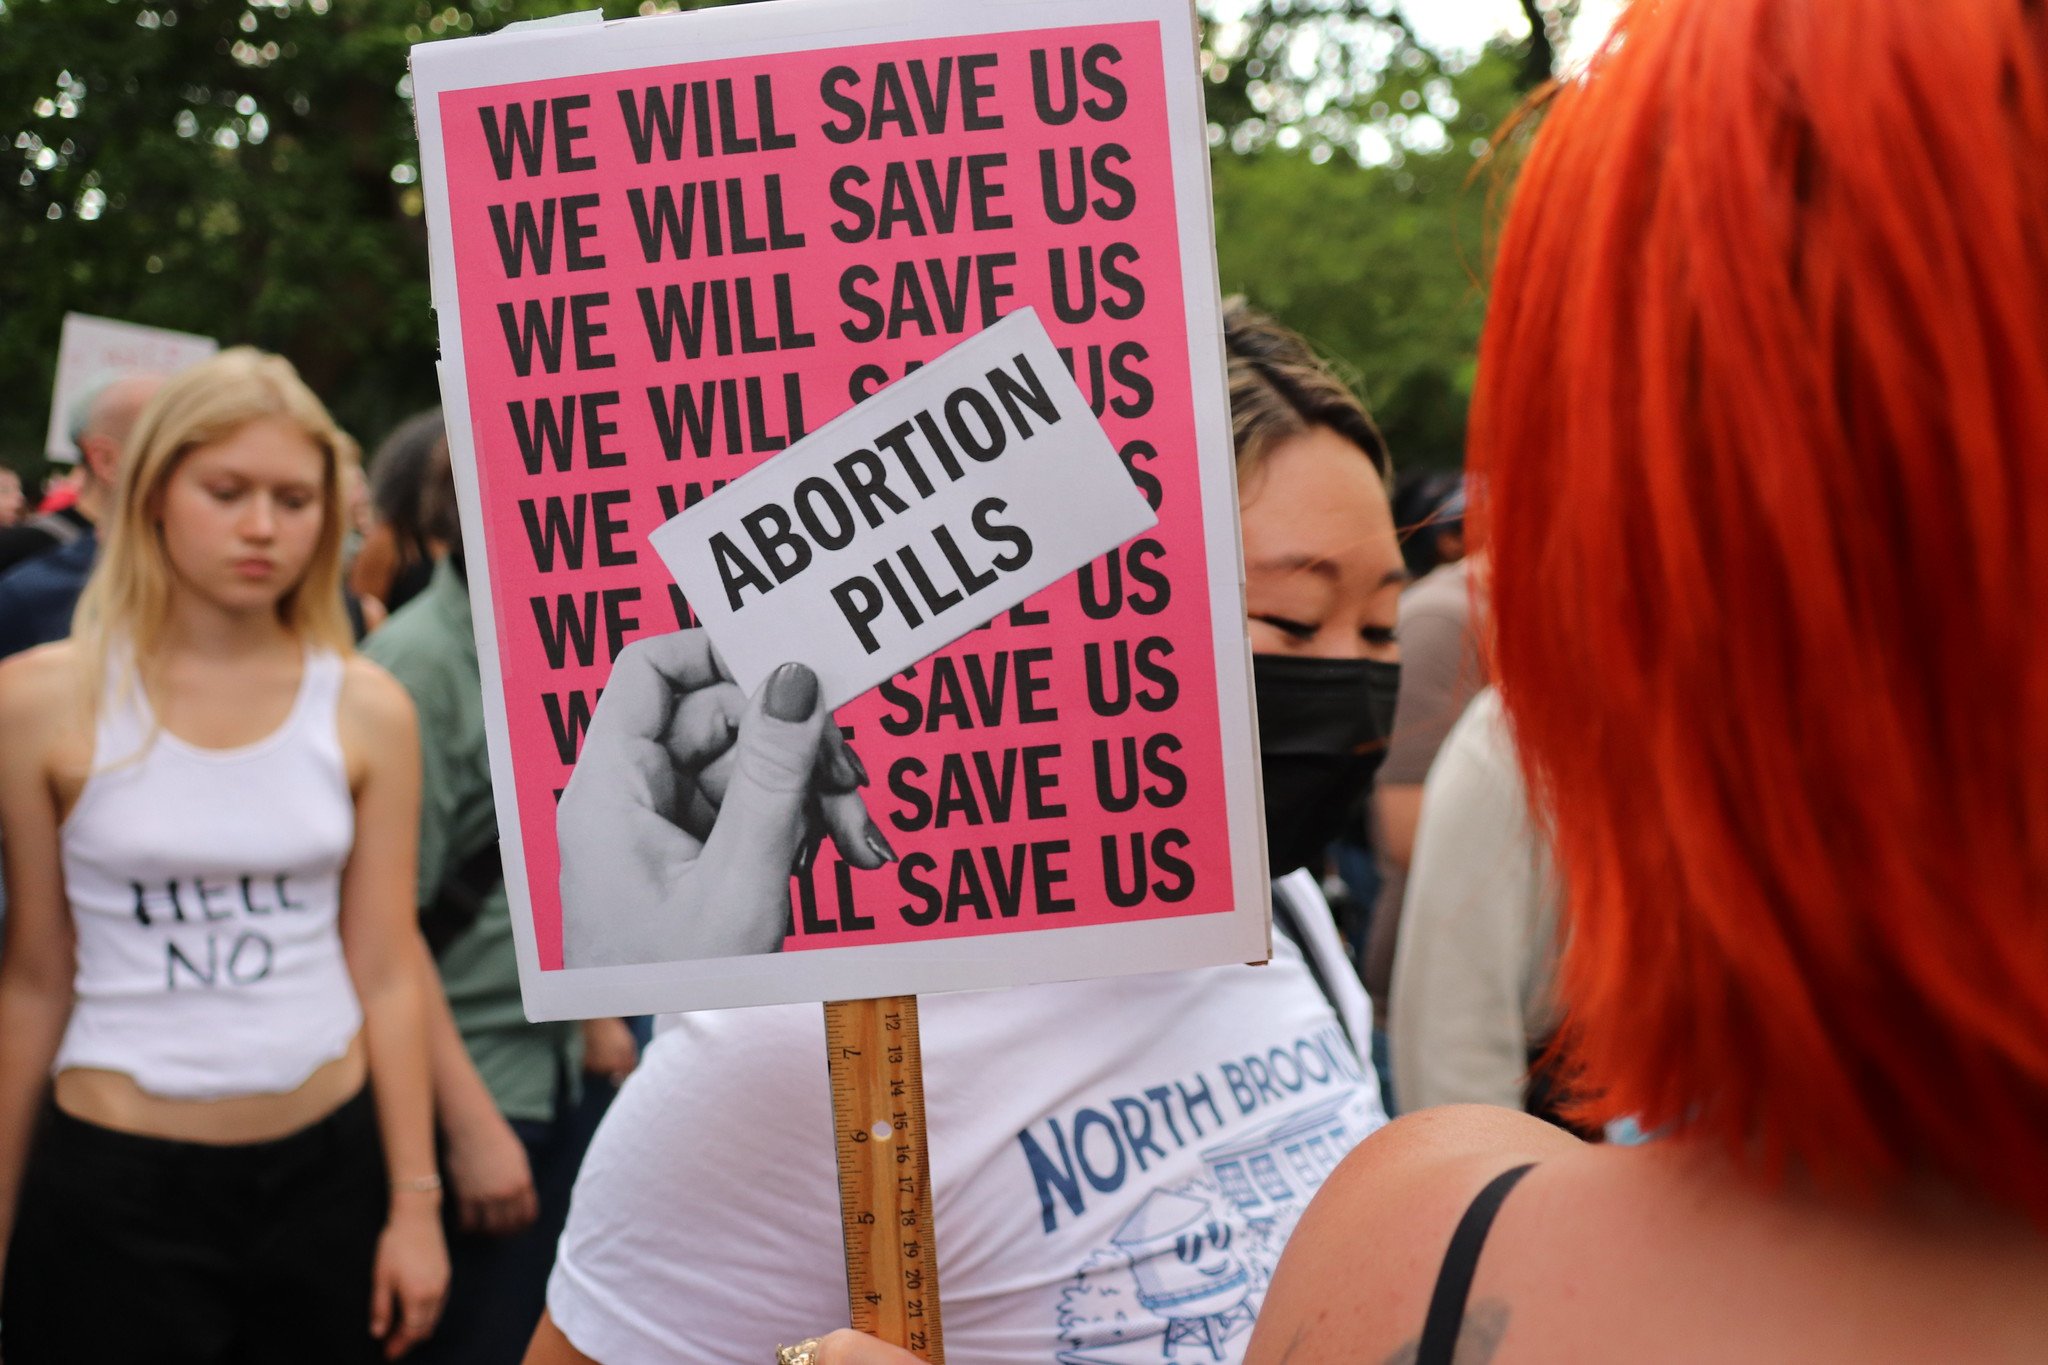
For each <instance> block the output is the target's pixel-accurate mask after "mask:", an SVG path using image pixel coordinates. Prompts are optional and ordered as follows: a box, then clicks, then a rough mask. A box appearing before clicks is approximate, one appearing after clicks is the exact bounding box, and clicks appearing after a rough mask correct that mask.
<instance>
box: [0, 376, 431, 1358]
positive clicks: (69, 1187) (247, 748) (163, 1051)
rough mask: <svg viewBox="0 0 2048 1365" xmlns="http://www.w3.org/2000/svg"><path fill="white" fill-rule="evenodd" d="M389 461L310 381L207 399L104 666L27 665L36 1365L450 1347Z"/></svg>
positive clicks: (10, 1159)
mask: <svg viewBox="0 0 2048 1365" xmlns="http://www.w3.org/2000/svg"><path fill="white" fill-rule="evenodd" d="M355 456H356V451H355V446H354V443H353V442H352V441H350V440H349V438H348V437H347V436H346V435H344V434H343V433H342V432H341V431H340V430H339V429H338V428H337V427H336V426H335V424H334V421H333V419H332V418H331V417H329V415H328V414H327V411H326V409H325V408H323V407H322V406H321V404H320V401H319V400H318V399H317V398H315V397H314V395H313V394H312V393H311V391H309V390H308V389H307V388H306V386H305V385H304V384H303V383H302V382H301V381H300V379H299V377H298V375H297V374H296V373H295V372H294V371H293V369H292V367H291V366H290V365H289V364H288V363H287V362H285V361H284V360H282V359H280V358H278V357H276V356H269V355H264V354H262V353H260V352H257V351H254V350H250V349H247V348H239V349H235V350H230V351H227V352H224V353H223V354H221V355H220V356H218V357H216V358H214V359H213V360H210V361H208V362H206V363H205V364H202V365H199V366H197V367H195V368H193V369H191V370H188V371H186V372H185V373H184V374H182V375H180V376H178V377H177V378H175V379H173V380H172V381H170V382H169V383H168V384H167V385H166V386H165V387H164V389H163V391H162V392H161V393H160V394H159V395H158V396H157V397H156V399H155V400H154V401H153V402H152V403H151V404H150V406H149V407H148V409H147V410H146V411H145V412H144V413H143V416H142V419H141V421H140V423H139V424H138V426H137V429H136V430H135V432H134V433H133V434H132V436H131V438H130V446H129V458H128V459H127V460H126V461H125V463H124V467H123V470H122V474H121V480H120V485H119V488H118V491H117V493H116V497H115V505H114V507H113V509H112V510H111V513H110V515H109V516H108V517H107V518H106V522H105V532H104V534H105V537H106V541H105V545H104V548H103V550H102V553H101V556H100V560H99V564H98V566H97V567H96V569H95V570H94V573H93V577H92V580H91V581H90V583H89V584H88V585H87V587H86V591H85V595H84V597H83V599H82V600H81V601H80V604H79V609H78V617H77V622H76V628H75V633H74V635H73V637H72V639H70V640H69V641H65V642H62V643H59V644H55V645H49V646H45V647H44V648H42V649H38V650H34V651H31V652H29V653H27V654H24V655H21V656H19V657H18V658H15V659H12V660H9V661H8V662H7V663H6V664H5V665H4V666H0V829H4V833H5V839H4V846H5V850H6V875H7V893H8V914H7V920H6V950H5V957H4V959H0V1247H4V1248H6V1251H5V1256H6V1259H5V1262H4V1276H5V1287H4V1299H0V1355H4V1357H5V1359H6V1360H7V1362H8V1365H36V1362H40V1361H46V1360H59V1359H62V1360H69V1361H76V1360H141V1359H149V1360H159V1361H213V1360H227V1359H234V1360H261V1361H271V1360H291V1361H294V1362H299V1361H330V1360H331V1361H353V1360H363V1359H374V1358H376V1356H377V1355H378V1354H379V1351H378V1346H379V1343H380V1342H381V1344H382V1348H383V1349H382V1354H384V1355H385V1356H387V1357H396V1356H398V1355H400V1354H403V1352H404V1351H405V1350H406V1349H408V1348H409V1347H410V1346H411V1345H412V1344H413V1343H414V1342H416V1341H418V1340H420V1339H421V1338H422V1337H424V1336H426V1335H427V1334H428V1333H430V1332H431V1331H432V1328H433V1322H434V1318H435V1315H436V1313H437V1312H438V1309H439V1304H440V1300H441V1296H442V1293H443V1290H444V1287H445V1284H446V1279H447V1258H446V1253H445V1250H444V1249H443V1246H442V1241H441V1230H440V1223H439V1217H438V1206H439V1199H440V1193H439V1184H440V1182H439V1180H438V1179H437V1178H436V1176H435V1174H434V1171H435V1165H434V1151H433V1139H432V1134H431V1127H430V1123H431V1115H430V1098H429V1093H428V1080H427V1054H426V1048H425V1044H424V1042H423V1037H424V1030H423V1024H422V1000H421V995H420V990H421V986H422V984H423V983H422V980H421V977H420V974H419V973H418V972H417V971H416V970H414V965H415V963H416V960H417V953H418V949H417V947H416V946H415V930H414V928H413V925H412V923H411V916H412V914H413V894H412V882H413V856H414V843H415V839H416V834H417V829H418V804H419V759H418V744H417V736H416V734H415V727H414V721H413V714H412V708H411V705H410V703H409V702H408V700H407V698H406V695H405V693H404V692H403V691H402V690H401V689H400V688H399V687H398V686H397V684H396V683H394V682H393V681H392V680H391V679H390V678H389V677H388V676H386V675H385V674H384V673H382V672H381V671H379V670H378V669H376V668H375V667H374V666H373V665H371V664H369V663H368V662H366V661H364V660H361V659H358V658H355V657H354V656H352V654H351V653H350V649H349V631H348V625H347V621H346V618H345V616H344V614H343V608H342V596H341V586H340V572H341V538H342V530H343V528H342V505H341V497H340V491H341V486H342V479H343V477H344V474H345V471H346V470H347V469H348V468H349V467H350V466H351V465H352V464H353V462H354V460H355ZM52 1077H54V1080H52ZM110 1290H116V1291H117V1293H116V1294H114V1295H110V1292H109V1291H110Z"/></svg>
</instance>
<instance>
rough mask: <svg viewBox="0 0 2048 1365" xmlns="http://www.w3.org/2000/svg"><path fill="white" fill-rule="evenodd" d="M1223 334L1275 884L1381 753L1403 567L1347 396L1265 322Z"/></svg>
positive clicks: (1367, 436) (1335, 817)
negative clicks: (1225, 341) (1228, 378)
mask: <svg viewBox="0 0 2048 1365" xmlns="http://www.w3.org/2000/svg"><path fill="white" fill-rule="evenodd" d="M1227 327H1228V331H1227V340H1228V345H1229V349H1230V357H1231V360H1230V408H1231V418H1232V427H1233V434H1234V435H1235V437H1236V442H1237V474H1238V508H1239V516H1240V521H1241V525H1242V527H1243V534H1244V552H1245V610H1246V614H1247V616H1248V617H1249V618H1250V619H1249V621H1248V623H1247V627H1246V628H1247V630H1248V632H1249V634H1250V637H1251V646H1252V677H1253V682H1254V684H1255V686H1256V689H1257V693H1258V715H1259V747H1260V752H1261V759H1260V776H1261V778H1262V779H1263V783H1264V788H1265V804H1266V852H1267V856H1268V858H1269V859H1270V860H1271V865H1272V870H1273V875H1274V876H1275V877H1280V876H1284V875H1285V874H1286V873H1288V872H1290V871H1292V870H1293V869H1295V868H1298V867H1308V868H1310V869H1311V870H1312V871H1317V870H1320V869H1318V868H1317V867H1316V862H1317V860H1318V859H1319V858H1320V857H1321V855H1322V852H1323V850H1324V849H1325V848H1326V847H1327V846H1328V845H1329V843H1330V841H1331V840H1332V839H1334V838H1335V837H1336V836H1337V835H1338V834H1339V833H1341V832H1342V828H1343V823H1344V821H1345V819H1346V817H1347V816H1348V815H1349V814H1350V813H1351V812H1352V811H1353V810H1354V809H1355V807H1356V805H1357V802H1358V799H1359V798H1360V797H1362V796H1363V795H1364V794H1365V792H1366V791H1367V790H1368V789H1369V788H1370V787H1371V785H1372V777H1373V773H1374V771H1375V770H1376V769H1377V768H1378V767H1379V764H1380V760H1381V759H1382V758H1383V757H1384V756H1385V754H1386V748H1387V739H1388V736H1389V734H1390V733H1391V732H1392V729H1393V719H1394V697H1395V694H1396V692H1397V691H1398V690H1399V685H1400V651H1399V647H1398V646H1397V645H1396V643H1395V640H1394V623H1395V620H1396V619H1397V616H1398V613H1399V605H1400V594H1401V586H1402V584H1403V583H1405V582H1406V581H1407V573H1406V567H1405V565H1404V564H1403V562H1402V559H1401V552H1400V546H1399V543H1398V541H1397V540H1396V538H1395V535H1394V525H1393V516H1392V513H1391V511H1390V509H1389V506H1388V500H1387V492H1386V472H1387V453H1386V444H1385V442H1384V441H1383V440H1382V439H1381V438H1380V434H1379V432H1378V430H1377V429H1375V428H1374V426H1373V424H1372V420H1371V418H1369V417H1368V416H1367V415H1366V413H1365V409H1364V408H1363V407H1361V406H1360V404H1359V402H1358V400H1357V398H1356V397H1354V396H1353V395H1352V393H1351V391H1350V390H1349V389H1348V388H1346V387H1345V386H1344V385H1343V383H1342V382H1340V381H1339V380H1338V379H1337V378H1336V377H1335V376H1334V375H1332V374H1331V373H1330V372H1329V371H1328V370H1327V369H1325V368H1324V367H1323V366H1322V365H1321V364H1320V363H1319V362H1318V361H1317V360H1316V358H1315V356H1314V355H1313V354H1312V353H1311V352H1310V351H1309V349H1308V348H1307V346H1306V345H1304V344H1303V343H1302V342H1301V340H1300V338H1298V337H1295V336H1293V335H1292V334H1291V333H1288V332H1286V331H1285V330H1284V329H1282V328H1280V327H1279V326H1278V325H1277V324H1275V323H1273V322H1272V321H1271V320H1270V319H1267V318H1263V317H1261V316H1259V315H1258V314H1256V313H1253V312H1251V311H1250V310H1249V309H1246V308H1244V307H1242V306H1241V305H1240V306H1237V307H1233V308H1232V309H1231V310H1230V313H1229V315H1228V319H1227Z"/></svg>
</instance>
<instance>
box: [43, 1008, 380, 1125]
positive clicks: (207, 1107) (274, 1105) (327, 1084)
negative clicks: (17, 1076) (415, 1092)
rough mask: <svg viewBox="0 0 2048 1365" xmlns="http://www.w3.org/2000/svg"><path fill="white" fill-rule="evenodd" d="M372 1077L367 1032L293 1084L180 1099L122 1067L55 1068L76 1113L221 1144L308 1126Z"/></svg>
mask: <svg viewBox="0 0 2048 1365" xmlns="http://www.w3.org/2000/svg"><path fill="white" fill-rule="evenodd" d="M368 1077H369V1062H368V1058H367V1056H366V1055H365V1053H364V1051H363V1039H362V1035H361V1034H357V1035H356V1036H355V1038H353V1039H351V1040H350V1042H349V1045H348V1051H347V1052H344V1053H343V1054H342V1055H341V1056H339V1057H336V1058H335V1059H334V1060H333V1061H331V1062H327V1063H324V1064H323V1065H321V1067H320V1068H319V1069H318V1070H316V1071H315V1072H314V1073H313V1074H312V1075H310V1076H308V1077H307V1078H306V1079H305V1081H304V1083H302V1084H301V1085H300V1086H299V1087H298V1088H297V1089H296V1090H288V1091H285V1092H283V1093H281V1094H274V1095H236V1096H233V1097H231V1098H229V1099H222V1100H180V1099H167V1098H165V1097H164V1096H162V1095H152V1094H150V1093H149V1092H148V1091H146V1090H144V1089H143V1088H142V1087H141V1086H139V1085H137V1084H136V1083H135V1078H134V1077H132V1076H130V1075H128V1074H127V1073H125V1072H120V1071H103V1070H99V1069H97V1068H94V1067H70V1068H67V1069H66V1070H64V1071H60V1072H58V1073H57V1081H56V1090H55V1095H56V1101H57V1107H58V1108H59V1109H61V1110H63V1111H64V1112H65V1113H67V1114H69V1115H71V1117H73V1118H76V1119H83V1120H84V1121H85V1122H87V1123H94V1124H98V1125H99V1126H100V1127H102V1128H112V1129H114V1130H116V1131H117V1132H123V1133H135V1134H139V1135H141V1136H143V1137H155V1138H167V1139H170V1140H171V1141H173V1142H207V1143H216V1144H219V1145H222V1146H228V1145H233V1144H237V1143H245V1142H269V1141H271V1140H273V1139H275V1138H281V1137H289V1136H290V1135H291V1134H293V1133H296V1132H298V1131H299V1130H300V1129H302V1128H306V1127H310V1126H311V1125H313V1124H315V1123H318V1122H319V1121H320V1120H321V1119H324V1118H326V1117H327V1116H328V1115H329V1114H331V1113H333V1112H334V1111H335V1110H336V1109H339V1108H340V1107H341V1106H342V1105H344V1104H346V1103H347V1102H348V1101H349V1100H350V1099H352V1098H354V1096H355V1094H356V1092H357V1091H359V1090H361V1089H362V1088H363V1084H364V1082H365V1081H366V1080H367V1079H368Z"/></svg>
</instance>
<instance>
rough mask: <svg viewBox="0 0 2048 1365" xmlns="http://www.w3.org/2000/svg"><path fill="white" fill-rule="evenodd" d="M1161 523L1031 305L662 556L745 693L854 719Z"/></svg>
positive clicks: (749, 482)
mask: <svg viewBox="0 0 2048 1365" xmlns="http://www.w3.org/2000/svg"><path fill="white" fill-rule="evenodd" d="M1156 521H1157V518H1156V517H1155V516H1154V515H1153V513H1152V509H1151V507H1150V506H1148V505H1147V503H1146V501H1145V498H1144V495H1143V494H1141V493H1140V492H1139V491H1138V489H1137V487H1136V486H1135V485H1134V484H1133V483H1132V482H1131V479H1130V476H1129V475H1128V474H1127V473H1126V472H1125V470H1124V466H1123V461H1122V460H1121V459H1120V458H1119V457H1118V455H1117V452H1116V447H1115V446H1114V445H1112V444H1111V443H1110V440H1109V437H1108V435H1107V434H1105V433H1104V431H1103V430H1102V425H1101V423H1099V422H1097V421H1096V420H1095V415H1094V414H1093V413H1092V412H1090V411H1089V408H1088V404H1087V401H1086V400H1085V399H1084V398H1083V397H1082V396H1081V391H1080V390H1079V389H1078V388H1077V387H1075V384H1074V381H1073V379H1072V377H1071V376H1070V375H1068V373H1067V369H1066V366H1065V365H1064V364H1063V363H1062V362H1061V360H1060V356H1059V352H1058V351H1056V350H1054V349H1053V344H1052V339H1051V338H1050V337H1048V336H1047V335H1046V332H1045V327H1044V325H1043V324H1042V323H1040V322H1039V320H1038V315H1037V314H1036V313H1035V312H1033V311H1032V310H1031V309H1029V308H1024V309H1020V310H1018V311H1017V312H1015V313H1012V314H1010V315H1009V316H1007V317H1005V318H1003V319H1002V320H1001V321H999V322H997V323H995V324H994V325H993V326H991V327H989V328H987V329H986V330H985V331H983V332H981V333H980V334H978V335H976V336H973V337H970V338H969V339H967V340H966V341H963V342H961V343H960V344H959V345H958V346H955V347H953V349H951V350H950V351H947V352H946V353H945V354H944V355H942V356H940V357H939V358H938V359H937V360H935V361H933V362H932V363H931V364H929V365H926V366H924V367H923V368H922V369H920V370H917V371H916V372H914V373H912V374H910V375H908V376H906V377H905V378H903V379H902V380H900V381H898V382H897V383H895V384H892V385H890V386H889V387H888V388H886V389H883V390H882V391H881V392H880V393H877V394H876V395H875V396H874V397H872V398H870V399H868V400H867V401H866V402H864V403H861V404H859V405H858V406H856V407H855V408H853V409H852V410H851V411H849V412H847V413H845V414H843V415H841V416H840V417H838V418H837V419H835V420H833V421H832V422H829V423H827V424H826V425H825V426H824V427H822V428H820V429H819V430H817V431H816V432H813V433H812V434H811V435H809V436H807V437H805V438H804V439H803V440H801V441H798V442H797V443H796V444H795V445H793V446H791V447H790V448H789V449H787V450H785V451H783V452H781V453H780V454H778V455H776V456H774V457H773V458H771V459H769V460H768V461H767V462H766V463H764V464H762V465H760V466H759V467H758V468H756V469H754V470H753V471H752V472H750V473H748V474H747V475H745V476H744V477H743V478H740V479H737V480H735V481H734V482H733V483H731V484H729V485H727V486H726V487H725V488H722V489H720V490H719V491H718V492H717V493H715V494H713V495H712V496H710V497H708V498H706V499H704V500H703V501H702V502H700V503H698V504H697V505H696V506H694V507H691V508H689V509H688V510H686V511H684V512H682V513H681V514H680V515H678V516H676V517H674V518H672V519H670V520H669V521H668V522H667V523H666V524H665V525H663V526H661V527H660V528H659V529H657V530H656V531H655V532H654V533H653V534H652V535H651V536H650V537H649V540H650V542H651V543H652V544H653V546H654V548H655V550H656V551H658V552H659V553H660V555H661V557H662V559H663V560H664V561H665V562H666V563H667V564H668V567H669V572H670V573H672V574H674V575H675V578H676V582H677V583H679V584H681V585H682V589H683V593H684V595H685V596H686V597H688V599H689V602H690V606H691V608H692V610H694V611H695V612H696V613H697V616H698V619H699V620H701V621H702V622H703V625H704V629H705V630H706V631H708V632H709V633H710V636H711V640H712V643H713V644H715V645H716V646H717V647H718V652H719V654H720V655H721V656H723V658H724V659H725V662H726V665H727V667H729V668H730V669H731V670H732V674H733V679H734V681H735V682H737V683H738V684H739V685H740V686H741V687H742V688H743V689H745V690H746V691H747V692H748V693H752V692H753V691H754V690H755V689H756V688H758V687H759V686H760V685H761V684H762V683H763V682H764V681H765V680H766V679H767V677H768V675H769V674H770V673H771V672H773V671H774V670H775V669H776V668H777V667H778V666H780V665H782V664H785V663H788V662H790V661H792V660H795V661H797V662H800V663H804V664H808V665H809V666H810V667H811V668H812V669H814V670H815V671H816V672H817V674H818V677H819V680H820V682H821V684H822V686H823V689H824V694H825V704H826V705H827V706H828V707H838V706H841V705H843V704H845V703H846V702H848V701H851V700H852V699H853V698H855V697H857V696H859V695H860V694H861V693H863V692H865V691H867V690H868V689H869V688H870V687H873V686H874V685H875V684H877V683H879V682H881V681H882V680H883V679H885V678H888V677H891V676H893V675H894V674H896V673H899V672H901V671H902V670H904V669H905V668H908V667H910V666H911V665H912V664H915V663H917V662H918V661H919V660H920V659H923V658H925V657H927V656H929V655H930V654H932V653H934V652H935V651H937V650H939V649H942V648H944V647H945V646H946V645H948V644H950V643H952V642H953V641H954V640H957V639H959V638H960V637H961V636H962V635H965V634H966V633H967V632H968V631H970V630H973V629H974V628H975V627H976V626H979V625H981V624H982V623H983V622H984V621H987V620H989V619H990V618H991V617H993V616H995V615H997V614H998V613H1000V612H1003V611H1006V610H1008V609H1009V608H1010V607H1013V606H1015V605H1017V604H1018V603H1019V602H1021V601H1023V600H1024V599H1025V598H1026V597H1028V596H1030V595H1031V594H1032V593H1034V592H1037V591H1038V590H1039V589H1040V588H1043V587H1046V586H1047V585H1049V584H1052V583H1055V582H1057V581H1058V580H1059V579H1061V578H1063V577H1065V576H1066V575H1067V574H1069V573H1072V572H1073V571H1074V570H1075V569H1078V568H1080V567H1081V566H1082V565H1083V564H1086V563H1087V562H1088V561H1089V560H1091V559H1094V558H1096V557H1097V556H1098V555H1103V554H1107V553H1108V552H1109V551H1111V550H1113V549H1115V548H1116V547H1117V546H1118V545H1121V544H1122V543H1123V542H1124V541H1126V540H1128V539H1130V538H1131V537H1132V536H1134V535H1136V534H1138V533H1139V532H1140V531H1143V530H1146V529H1148V528H1149V527H1151V526H1152V525H1153V524H1154V523H1155V522H1156Z"/></svg>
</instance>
